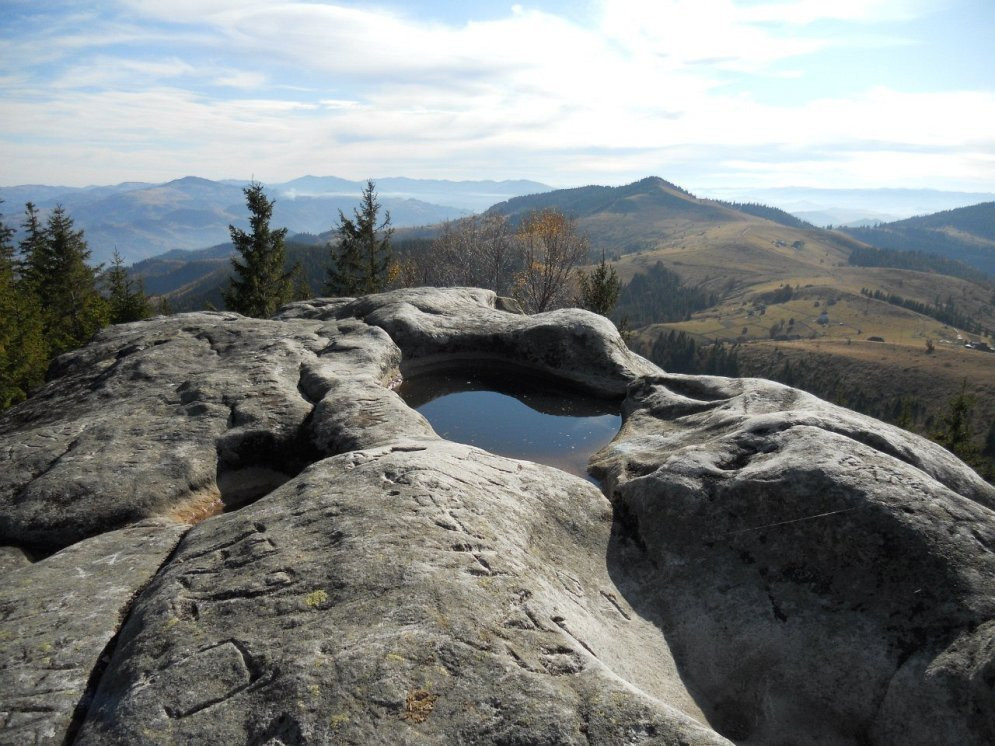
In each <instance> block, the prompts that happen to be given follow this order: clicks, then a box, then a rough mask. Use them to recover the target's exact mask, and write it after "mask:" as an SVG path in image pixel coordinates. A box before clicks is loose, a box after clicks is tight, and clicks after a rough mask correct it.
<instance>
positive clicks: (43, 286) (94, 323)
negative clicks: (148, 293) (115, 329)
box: [29, 205, 107, 356]
mask: <svg viewBox="0 0 995 746" xmlns="http://www.w3.org/2000/svg"><path fill="white" fill-rule="evenodd" d="M44 237H45V249H44V252H39V253H41V255H42V257H43V258H44V261H43V262H39V263H38V267H39V270H38V274H34V278H33V282H32V284H33V285H34V287H35V292H36V293H37V295H38V298H39V300H40V301H41V303H42V306H43V308H44V309H45V336H46V338H47V340H48V343H49V346H50V349H51V353H52V355H53V356H56V355H60V354H62V353H63V352H66V351H67V350H71V349H74V348H76V347H79V346H81V345H83V344H85V343H86V342H88V341H89V339H90V338H91V337H92V336H93V335H94V334H95V333H96V332H97V330H99V329H100V328H101V327H102V326H103V325H104V324H105V323H106V322H107V303H106V301H104V299H103V298H102V297H101V295H100V293H99V292H98V291H97V272H98V270H99V267H97V268H94V267H90V266H89V265H87V263H86V261H87V259H89V258H90V249H89V247H88V246H87V244H86V240H85V239H84V238H83V231H82V230H75V229H74V227H73V219H72V218H71V217H69V215H67V214H66V211H65V209H63V207H62V205H58V206H57V207H56V208H55V209H54V210H53V211H52V213H51V215H49V217H48V222H47V224H46V226H45V231H44ZM30 261H31V260H30V258H29V266H30ZM42 267H44V268H45V269H44V272H45V274H44V275H40V271H41V268H42ZM31 271H32V272H33V273H35V270H31Z"/></svg>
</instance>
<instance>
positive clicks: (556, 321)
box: [277, 288, 657, 396]
mask: <svg viewBox="0 0 995 746" xmlns="http://www.w3.org/2000/svg"><path fill="white" fill-rule="evenodd" d="M512 303H513V302H512ZM516 305H517V304H516ZM503 308H515V305H512V304H510V303H508V302H507V301H506V299H499V298H497V297H496V296H495V295H494V293H493V292H491V291H489V290H480V289H477V288H452V289H449V290H447V291H445V292H439V290H438V289H437V288H414V289H411V290H396V291H392V292H387V293H380V294H378V295H369V296H366V297H364V298H359V299H356V300H353V301H351V302H348V303H344V304H343V303H341V302H335V303H333V304H328V303H325V302H324V301H318V302H313V301H302V302H300V303H294V304H291V305H290V306H288V307H287V308H286V309H284V310H283V311H282V312H281V314H279V315H278V316H277V318H322V319H323V318H339V319H341V318H348V317H355V318H357V319H361V320H363V321H364V322H366V323H367V324H370V325H371V326H376V327H380V328H382V329H384V330H385V331H386V332H387V333H388V334H389V335H390V337H391V339H393V340H394V342H395V343H396V344H397V345H398V347H400V348H401V350H402V352H403V354H404V360H405V371H408V370H412V371H413V370H424V369H425V368H426V367H430V366H432V365H435V364H439V363H445V364H451V363H452V362H453V361H454V360H458V359H459V358H461V357H464V358H467V359H472V360H474V361H480V360H486V359H490V360H494V361H495V362H496V363H504V364H511V365H512V366H514V367H517V368H518V370H519V374H523V375H529V374H532V375H535V374H540V373H545V374H548V375H552V376H554V377H556V378H557V379H558V380H560V381H563V382H571V383H573V384H575V385H577V386H580V387H583V388H586V389H589V390H593V391H594V392H595V393H598V394H600V395H617V396H621V395H623V394H624V393H625V386H626V384H627V383H628V382H630V381H632V380H634V379H635V378H636V377H638V376H640V375H648V374H652V373H655V372H657V368H656V366H654V365H652V364H651V363H649V362H647V361H646V360H644V359H643V358H641V357H639V356H638V355H635V354H633V353H632V352H631V351H629V349H628V348H627V347H626V346H625V343H624V342H623V341H622V338H621V337H620V336H619V334H618V332H617V331H616V329H615V327H614V326H613V325H612V323H611V322H610V321H608V320H607V319H606V318H604V317H602V316H598V315H597V314H593V313H589V312H587V311H581V310H579V309H576V308H574V309H561V310H558V311H551V312H549V313H543V314H537V315H535V316H526V315H524V314H521V313H509V312H506V311H504V310H501V309H503Z"/></svg>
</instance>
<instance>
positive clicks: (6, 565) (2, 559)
mask: <svg viewBox="0 0 995 746" xmlns="http://www.w3.org/2000/svg"><path fill="white" fill-rule="evenodd" d="M30 564H31V560H30V559H28V556H27V555H26V554H25V553H24V551H23V550H21V549H19V548H17V547H0V575H3V574H4V573H5V572H7V571H9V570H16V569H17V568H19V567H27V566H28V565H30Z"/></svg>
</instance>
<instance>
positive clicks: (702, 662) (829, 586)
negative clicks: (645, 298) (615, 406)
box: [594, 375, 995, 744]
mask: <svg viewBox="0 0 995 746" xmlns="http://www.w3.org/2000/svg"><path fill="white" fill-rule="evenodd" d="M625 411H626V421H625V425H624V426H623V428H622V432H621V433H620V435H619V437H618V438H617V439H616V441H615V442H614V443H612V444H610V445H609V446H607V447H606V448H605V449H603V450H602V452H601V453H599V454H598V455H597V456H596V457H595V459H594V470H595V472H596V473H599V474H601V475H602V476H603V478H604V481H605V484H606V486H607V489H608V492H609V495H610V497H611V499H612V501H613V502H614V504H615V506H616V511H617V517H618V521H617V531H616V537H615V541H614V543H613V548H612V552H611V553H610V562H611V566H612V575H613V577H614V578H615V580H616V583H617V584H618V585H619V587H620V588H621V589H622V590H623V592H624V594H625V595H626V597H627V598H628V599H629V600H630V602H632V604H633V605H634V606H635V607H636V609H637V610H638V611H639V612H640V613H641V614H644V615H646V616H647V617H648V618H651V619H655V620H658V623H659V624H660V626H661V628H662V629H663V630H664V632H665V634H666V635H667V639H668V641H669V642H670V644H671V646H672V647H673V649H674V651H675V656H676V657H677V660H678V662H679V664H680V665H681V666H682V669H683V672H684V674H685V681H686V682H687V683H688V686H689V688H690V689H691V690H692V691H695V692H698V693H699V695H700V699H699V703H700V704H701V705H702V708H703V709H704V711H705V713H706V715H707V716H708V718H709V720H710V722H711V723H712V724H713V725H714V726H715V727H716V728H717V729H718V730H720V731H721V732H722V733H723V734H725V735H727V736H729V737H730V738H733V739H734V740H736V741H749V742H751V743H889V744H899V743H903V744H909V743H920V744H929V743H934V744H935V743H958V744H985V743H993V742H995V622H993V620H995V555H993V548H995V520H993V519H995V514H993V512H992V507H993V506H995V490H993V489H992V487H991V486H990V485H988V484H986V483H985V482H983V481H982V480H981V479H980V478H979V477H978V476H977V475H976V474H975V473H974V472H973V471H971V470H970V469H967V468H966V467H964V465H963V464H961V463H960V462H959V461H957V459H955V458H954V457H953V456H951V455H950V454H949V453H948V452H947V451H945V450H944V449H943V448H941V447H939V446H937V445H935V444H933V443H930V442H927V441H925V440H923V439H922V438H919V437H916V436H914V435H911V434H910V433H907V432H905V431H903V430H901V429H899V428H896V427H891V426H889V425H885V424H883V423H881V422H878V421H876V420H874V419H872V418H869V417H864V416H862V415H858V414H856V413H854V412H851V411H848V410H845V409H842V408H840V407H836V406H833V405H831V404H828V403H826V402H824V401H821V400H819V399H817V398H816V397H813V396H811V395H809V394H806V393H804V392H800V391H797V390H795V389H791V388H788V387H786V386H782V385H780V384H777V383H773V382H770V381H764V380H759V379H743V380H734V379H726V378H712V377H699V376H683V375H658V376H653V377H647V378H644V379H642V380H640V381H639V382H638V383H636V384H634V385H633V386H632V387H631V388H630V390H629V396H628V398H627V399H626V403H625Z"/></svg>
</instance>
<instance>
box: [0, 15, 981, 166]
mask: <svg viewBox="0 0 995 746" xmlns="http://www.w3.org/2000/svg"><path fill="white" fill-rule="evenodd" d="M126 5H127V7H128V9H129V11H130V15H129V18H128V20H127V21H124V20H121V19H110V20H108V21H106V23H105V25H104V26H101V25H100V24H96V25H95V27H94V28H90V29H87V30H85V31H78V32H74V33H73V34H70V35H68V36H61V37H58V38H56V39H54V40H53V43H54V44H55V45H56V46H59V45H61V46H62V48H64V49H72V50H75V51H74V55H73V60H72V62H70V63H67V64H65V65H64V66H63V67H62V68H61V74H60V75H59V76H58V78H57V79H56V80H54V81H52V82H50V83H48V84H47V85H46V86H44V90H42V91H39V90H37V89H38V86H37V85H35V86H32V81H31V77H30V74H29V73H26V72H24V71H22V70H19V69H17V67H16V66H15V65H10V64H8V65H7V66H8V70H6V71H5V73H4V74H5V76H6V77H7V79H10V80H14V81H18V84H17V86H16V88H13V89H8V90H7V93H6V94H5V95H4V99H5V100H4V101H3V104H4V111H5V116H4V119H3V121H0V150H2V152H3V158H4V163H5V168H6V169H7V175H6V176H7V178H19V180H22V181H29V180H38V179H36V178H34V177H33V176H28V175H29V174H35V173H37V172H39V171H44V170H45V169H48V168H51V169H55V168H57V166H58V164H60V163H61V164H63V165H64V167H65V168H66V170H67V172H74V173H81V174H82V173H83V172H84V171H85V170H86V169H88V168H91V167H92V164H93V157H92V153H94V152H100V153H101V154H102V155H103V156H105V157H106V160H105V161H103V164H104V165H103V168H104V172H105V173H108V172H110V171H111V170H112V169H114V168H117V169H119V170H120V171H121V172H122V173H121V174H120V178H154V176H152V175H150V174H153V173H157V172H163V171H164V170H170V173H175V172H174V171H173V170H172V169H175V168H177V167H178V165H177V164H178V163H179V164H185V165H183V166H182V168H181V171H183V172H197V173H201V174H203V175H207V176H235V175H244V174H241V173H240V171H250V170H251V171H254V172H255V173H256V174H257V175H263V174H266V175H267V176H266V177H265V178H271V179H285V178H291V177H293V176H298V175H300V174H301V173H305V172H308V173H314V172H324V173H335V174H339V175H344V176H366V175H369V174H374V173H388V172H389V173H407V174H411V175H426V176H427V175H434V176H450V177H463V178H472V177H480V176H487V177H494V178H517V177H531V178H538V179H541V180H546V181H550V182H554V183H561V184H562V183H570V182H573V181H575V180H579V181H589V180H590V179H591V178H593V177H594V176H597V177H599V178H601V179H603V180H605V181H610V182H616V183H617V182H620V181H624V180H627V179H631V178H636V177H638V176H641V175H645V174H647V173H650V172H656V173H660V174H661V175H663V176H668V175H669V174H670V171H669V169H674V170H676V171H680V172H681V173H685V172H686V173H691V172H692V170H693V168H694V167H695V166H694V164H695V162H696V161H697V163H698V167H697V168H698V171H699V172H700V173H709V174H721V173H726V174H731V173H734V172H735V171H736V170H739V172H741V173H746V174H751V178H760V177H758V176H752V174H754V173H755V172H756V171H757V168H758V164H761V163H762V162H763V160H762V159H761V158H760V157H759V156H757V155H755V154H759V153H762V154H764V155H765V156H767V157H770V158H771V159H772V160H771V161H770V162H768V163H767V170H766V172H765V173H766V174H768V175H770V176H771V178H788V177H790V178H793V179H794V178H797V179H798V181H797V183H802V178H801V177H806V180H807V181H808V182H812V181H813V180H814V179H818V178H829V177H832V178H836V179H840V178H843V177H844V176H845V175H846V174H851V175H852V177H853V183H857V182H858V181H860V180H865V179H871V180H873V182H874V183H877V184H880V183H884V182H886V181H889V180H890V181H891V182H892V183H905V182H903V181H902V180H903V179H909V178H912V176H911V174H912V173H913V172H915V173H920V174H922V178H923V179H925V180H926V181H927V182H928V181H929V178H928V177H929V173H928V170H929V169H935V168H938V167H939V164H940V163H941V160H940V156H941V155H944V156H945V157H947V158H948V159H949V168H948V169H947V171H946V172H947V173H949V174H956V178H962V179H965V180H971V181H972V183H973V182H978V183H980V182H981V180H982V179H983V178H987V179H988V182H989V184H990V180H991V177H990V176H987V177H983V176H982V175H981V173H982V171H981V170H982V168H988V169H989V173H991V170H990V166H991V159H990V158H988V159H987V160H986V158H985V156H984V154H986V153H989V154H990V153H992V152H995V135H993V133H995V127H993V123H995V93H993V92H992V91H991V90H988V91H982V92H949V93H910V92H900V91H896V90H892V89H888V88H882V87H878V88H872V89H865V88H863V87H862V86H864V85H866V83H865V82H864V81H856V83H855V87H854V89H853V92H852V93H851V94H849V95H845V96H843V95H837V96H835V97H833V98H831V99H830V98H825V99H822V100H814V101H809V102H807V103H803V104H795V105H788V104H782V105H777V106H775V105H770V104H761V103H758V100H757V99H756V98H755V97H753V96H751V95H748V94H746V93H742V92H740V93H737V92H735V91H734V90H733V89H731V88H729V87H727V85H726V84H727V83H728V81H729V79H730V77H729V76H730V75H731V76H735V77H736V79H737V80H740V81H748V80H749V79H750V78H751V77H752V76H761V77H763V78H764V79H767V80H774V79H791V78H793V77H794V78H797V77H798V76H801V75H803V70H804V69H805V68H804V65H805V60H806V59H807V58H808V57H810V56H811V55H814V54H817V53H818V52H819V51H820V50H823V49H826V48H828V47H831V46H834V45H839V44H844V43H850V42H849V41H848V39H849V38H850V37H849V36H848V35H844V36H833V37H830V36H824V35H820V34H823V33H824V30H823V31H818V32H817V31H816V28H815V26H816V25H817V24H816V22H817V21H836V22H843V23H846V24H853V23H859V24H861V28H863V29H865V30H866V29H868V28H873V24H878V23H880V22H881V21H882V20H901V19H904V18H909V17H912V16H914V15H916V14H918V13H921V12H924V10H923V9H924V7H925V6H924V5H923V3H921V2H918V3H917V2H911V1H909V0H906V1H900V0H861V1H860V2H857V1H856V0H837V2H834V3H824V2H814V1H813V0H795V1H793V2H769V3H761V4H757V3H751V4H745V3H738V2H733V0H693V1H692V0H653V1H652V2H651V1H649V0H612V2H606V3H604V5H603V7H602V12H601V13H599V14H595V21H594V22H593V23H592V24H590V25H586V26H584V25H580V24H579V23H576V22H571V21H569V20H567V19H565V18H562V17H558V16H555V15H553V14H550V13H546V12H542V11H539V10H535V9H528V8H525V7H522V6H515V7H514V8H513V9H510V10H509V13H508V15H507V16H505V17H503V18H499V19H497V20H491V21H486V22H484V21H479V22H478V21H468V22H463V23H458V24H448V25H447V24H442V23H439V22H433V23H429V22H423V21H419V20H417V19H413V18H411V17H406V16H400V15H397V14H393V13H390V12H388V11H384V10H378V9H374V8H371V7H370V6H366V5H363V6H358V7H357V6H348V7H347V6H344V5H334V4H317V3H306V2H262V1H260V0H239V1H238V2H221V1H212V2H204V1H203V0H196V1H191V2H173V3H169V4H164V3H161V2H158V1H157V2H146V1H145V0H133V1H132V2H128V3H127V4H126ZM164 24H166V25H164ZM175 24H179V26H178V27H177V26H175ZM810 27H811V28H810ZM819 28H820V29H821V28H822V26H819ZM847 28H848V29H852V28H853V27H852V25H851V26H847ZM173 32H176V34H177V38H180V39H182V44H183V46H184V53H183V54H179V53H177V52H176V48H175V47H163V46H161V40H162V39H164V38H169V37H170V34H171V33H173ZM864 38H867V37H866V36H865V37H864ZM123 39H129V40H131V41H130V42H128V43H127V44H126V45H125V46H126V50H125V51H124V52H122V51H121V50H120V48H119V46H120V45H121V44H122V43H124V42H122V40H123ZM135 39H148V40H156V41H155V43H152V42H151V41H150V42H149V45H148V46H147V47H146V46H142V45H135V44H134V40H135ZM894 41H895V40H894V39H893V38H891V37H890V36H888V35H887V34H884V35H882V36H881V37H880V38H878V39H877V40H876V41H875V43H881V44H887V43H894ZM23 43H24V44H26V45H34V46H39V45H41V44H42V43H43V42H42V40H40V39H27V40H25V41H24V42H23ZM109 45H112V46H109ZM139 48H141V54H140V55H139V54H136V52H135V50H136V49H139ZM133 55H134V56H133ZM35 82H36V83H37V82H38V81H37V80H36V81H35ZM218 86H221V87H224V88H229V89H231V90H230V91H229V92H228V94H227V95H226V96H225V97H222V98H218V99H215V98H212V91H213V90H214V89H216V87H218ZM739 90H743V88H740V89H739ZM232 93H235V95H237V96H238V98H235V99H232V98H230V96H231V95H232ZM38 140H43V141H44V142H45V144H46V146H47V148H48V149H47V150H45V149H39V148H36V147H34V146H33V145H32V143H34V142H36V141H38ZM900 149H903V150H902V151H901V152H904V160H902V159H900V158H898V157H897V156H896V155H895V154H896V153H898V152H900ZM917 149H918V150H917ZM734 150H738V151H741V155H739V156H735V155H733V154H732V152H733V151H734ZM921 151H929V152H928V153H926V152H921ZM713 152H721V153H722V154H723V155H722V160H721V163H710V162H709V160H710V158H711V153H713ZM830 152H838V153H839V154H840V155H839V159H838V161H837V162H835V163H830V162H828V161H827V160H825V159H824V158H822V157H820V158H818V159H815V160H813V159H812V158H811V157H809V154H812V153H820V154H823V153H830ZM858 152H859V153H861V156H860V157H858V156H856V155H855V153H858ZM115 153H117V154H118V155H117V156H115ZM875 153H877V154H878V155H877V156H875V157H871V155H873V154H875ZM979 154H980V155H979ZM898 161H901V162H900V163H899V162H898ZM115 162H118V165H116V166H115V165H114V163H115ZM814 163H815V164H818V165H813V164H814ZM868 164H873V166H875V167H876V168H871V167H869V165H868ZM916 164H920V165H916ZM128 169H130V170H128ZM126 170H127V173H123V172H124V171H126ZM99 173H100V172H99V171H98V172H95V173H91V174H87V175H86V176H81V177H79V178H78V179H77V180H80V181H91V182H92V181H106V180H109V178H102V177H100V176H99ZM16 174H23V175H24V177H23V178H22V177H19V176H12V175H16ZM764 178H766V177H764ZM951 178H954V177H953V176H951ZM66 180H67V179H65V178H64V179H62V181H66Z"/></svg>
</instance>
